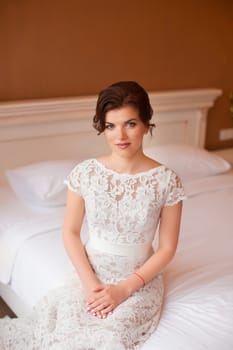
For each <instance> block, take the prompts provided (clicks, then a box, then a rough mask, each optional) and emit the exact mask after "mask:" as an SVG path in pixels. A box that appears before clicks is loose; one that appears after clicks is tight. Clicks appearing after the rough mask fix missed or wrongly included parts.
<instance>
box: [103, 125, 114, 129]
mask: <svg viewBox="0 0 233 350" xmlns="http://www.w3.org/2000/svg"><path fill="white" fill-rule="evenodd" d="M113 127H114V125H113V124H105V129H109V130H110V129H113Z"/></svg>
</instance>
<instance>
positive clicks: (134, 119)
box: [105, 118, 138, 124]
mask: <svg viewBox="0 0 233 350" xmlns="http://www.w3.org/2000/svg"><path fill="white" fill-rule="evenodd" d="M133 121H138V118H131V119H129V120H126V121H125V123H129V122H133ZM105 124H114V123H112V122H105Z"/></svg>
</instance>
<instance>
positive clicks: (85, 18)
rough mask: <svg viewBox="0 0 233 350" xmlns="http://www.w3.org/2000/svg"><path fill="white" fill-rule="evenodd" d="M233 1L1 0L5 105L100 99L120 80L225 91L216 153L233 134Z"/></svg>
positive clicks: (215, 116)
mask: <svg viewBox="0 0 233 350" xmlns="http://www.w3.org/2000/svg"><path fill="white" fill-rule="evenodd" d="M232 18H233V2H232V1H231V0H205V1H198V0H167V1H165V0H127V1H126V0H117V1H111V0H106V1H104V0H98V1H97V0H96V1H95V0H92V1H91V0H85V1H84V0H83V1H81V0H66V1H65V0H64V1H60V0H40V1H33V0H20V1H18V0H1V1H0V26H1V30H0V47H1V54H0V79H1V81H0V99H1V100H2V101H7V100H15V99H31V98H33V99H34V98H47V97H57V96H77V95H90V94H96V93H98V91H99V90H100V89H102V88H103V87H105V86H106V85H107V84H110V83H112V82H114V81H118V80H126V79H132V80H136V81H138V82H139V83H141V84H142V85H143V86H144V87H145V88H146V89H147V90H155V91H156V90H167V89H186V88H209V87H210V88H220V89H222V90H223V95H222V97H220V98H219V99H218V101H217V102H216V104H215V107H214V109H212V110H211V111H210V116H209V119H208V130H207V142H206V146H207V148H209V149H215V148H223V147H227V146H233V140H231V141H227V142H220V141H219V139H218V133H219V130H220V128H230V127H233V117H230V113H229V94H230V92H231V91H232V89H233V86H232V85H233V72H232V59H233V45H232V33H233V20H232Z"/></svg>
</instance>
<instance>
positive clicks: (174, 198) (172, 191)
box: [164, 171, 186, 206]
mask: <svg viewBox="0 0 233 350" xmlns="http://www.w3.org/2000/svg"><path fill="white" fill-rule="evenodd" d="M184 199H186V196H185V193H184V188H183V186H182V183H181V181H180V178H179V177H178V176H177V174H176V173H175V172H174V171H171V176H170V179H169V182H168V189H167V195H166V199H165V203H164V206H168V205H175V204H177V203H178V202H180V201H182V200H184Z"/></svg>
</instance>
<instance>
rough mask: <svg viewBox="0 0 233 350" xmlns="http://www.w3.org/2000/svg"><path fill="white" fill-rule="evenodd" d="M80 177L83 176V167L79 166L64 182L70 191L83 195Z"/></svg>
mask: <svg viewBox="0 0 233 350" xmlns="http://www.w3.org/2000/svg"><path fill="white" fill-rule="evenodd" d="M80 176H81V167H80V165H79V164H78V165H76V166H75V167H74V168H73V169H72V170H71V172H70V173H69V175H68V176H67V178H66V179H65V181H64V184H66V185H67V187H68V189H69V190H70V191H72V192H76V193H78V194H79V195H81V188H80Z"/></svg>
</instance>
